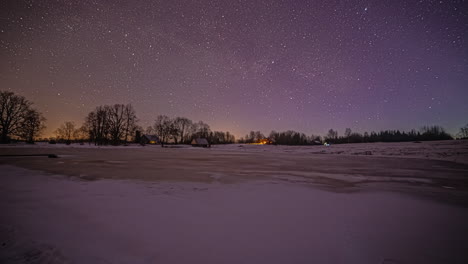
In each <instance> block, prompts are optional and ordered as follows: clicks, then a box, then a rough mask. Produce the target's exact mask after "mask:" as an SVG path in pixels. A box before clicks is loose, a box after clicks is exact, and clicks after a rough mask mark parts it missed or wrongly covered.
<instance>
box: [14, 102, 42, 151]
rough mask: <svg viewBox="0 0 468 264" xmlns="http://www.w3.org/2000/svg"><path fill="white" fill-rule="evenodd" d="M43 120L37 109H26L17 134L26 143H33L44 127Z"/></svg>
mask: <svg viewBox="0 0 468 264" xmlns="http://www.w3.org/2000/svg"><path fill="white" fill-rule="evenodd" d="M45 120H46V119H45V118H44V117H43V116H42V114H41V113H39V112H38V111H37V110H35V109H28V110H27V111H26V114H25V116H24V120H23V122H22V125H21V127H20V128H19V136H20V137H21V138H23V139H24V140H26V142H28V143H34V139H35V138H36V137H37V136H39V135H40V133H41V132H42V130H44V129H45V125H44V122H45Z"/></svg>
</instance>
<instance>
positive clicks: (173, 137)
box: [0, 91, 468, 145]
mask: <svg viewBox="0 0 468 264" xmlns="http://www.w3.org/2000/svg"><path fill="white" fill-rule="evenodd" d="M45 121H46V119H45V118H44V116H43V115H42V113H40V112H39V111H37V110H36V109H35V108H33V103H32V102H30V101H28V100H27V99H26V98H25V97H23V96H19V95H15V94H14V93H12V92H9V91H0V143H9V142H11V140H12V139H20V140H24V141H26V142H29V143H33V142H34V140H36V139H37V138H38V136H40V135H41V133H42V132H43V130H44V129H45ZM138 121H139V120H138V118H137V115H136V112H135V109H134V108H133V106H132V105H131V104H126V105H124V104H114V105H102V106H98V107H96V108H95V109H94V110H93V111H91V112H90V113H88V115H87V116H86V117H85V121H84V123H83V124H82V125H81V126H79V127H78V126H76V125H75V123H73V122H64V123H63V124H62V125H60V127H59V128H57V130H56V131H55V133H56V136H57V137H56V139H55V140H56V141H59V142H64V143H71V142H82V143H83V142H89V143H93V144H95V145H107V144H113V145H118V144H126V143H129V142H136V143H139V142H140V140H141V137H142V136H143V135H144V134H149V135H157V136H158V137H159V139H160V143H161V144H162V145H164V144H169V143H173V144H190V142H191V141H192V140H193V139H195V138H206V139H207V140H208V141H209V142H210V143H211V144H231V143H236V142H238V143H258V142H264V140H265V139H268V143H274V144H279V145H314V144H324V143H333V144H341V143H363V142H402V141H403V142H404V141H426V140H449V139H453V137H452V136H451V135H450V134H448V133H447V132H445V130H444V128H442V127H440V126H424V127H422V128H421V129H420V130H419V131H416V130H414V129H413V130H411V131H409V132H405V131H399V130H385V131H380V132H370V133H368V132H364V133H363V134H361V133H356V132H352V130H351V129H350V128H347V129H346V130H345V132H344V135H343V136H339V135H338V131H336V130H333V129H330V130H329V131H328V133H327V135H326V136H325V137H323V138H322V137H321V136H316V135H310V136H308V135H306V134H304V133H301V132H296V131H293V130H288V131H284V132H276V131H271V133H270V134H269V135H268V137H266V136H265V135H264V134H262V133H261V132H260V131H251V132H250V133H249V134H247V135H245V137H242V138H240V139H239V140H237V141H236V139H235V137H234V135H232V134H231V133H230V132H223V131H212V130H211V129H210V126H209V125H208V124H207V123H204V122H203V121H198V122H194V121H192V120H190V119H188V118H186V117H174V118H171V117H168V116H166V115H158V116H156V119H155V120H154V123H153V125H151V126H149V127H147V128H146V129H143V128H142V127H141V126H139V125H138ZM457 137H458V138H461V139H468V124H467V125H466V126H464V127H462V128H461V129H460V132H459V133H458V134H457Z"/></svg>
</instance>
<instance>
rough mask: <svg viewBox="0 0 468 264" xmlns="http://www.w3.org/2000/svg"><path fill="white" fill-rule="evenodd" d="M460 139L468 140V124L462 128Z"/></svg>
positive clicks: (459, 133) (459, 134)
mask: <svg viewBox="0 0 468 264" xmlns="http://www.w3.org/2000/svg"><path fill="white" fill-rule="evenodd" d="M458 138H460V139H468V124H466V125H465V126H464V127H462V128H460V132H458Z"/></svg>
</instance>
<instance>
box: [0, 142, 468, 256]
mask: <svg viewBox="0 0 468 264" xmlns="http://www.w3.org/2000/svg"><path fill="white" fill-rule="evenodd" d="M455 143H456V144H455ZM467 146H468V143H467V142H466V141H465V142H462V141H458V142H455V141H450V142H432V143H405V144H401V143H400V144H380V143H379V144H352V145H340V146H331V147H324V146H314V147H298V148H294V147H282V146H281V147H280V146H278V147H275V146H250V145H242V146H241V147H239V145H231V146H219V147H218V146H216V147H214V148H212V149H198V148H189V147H183V148H164V149H163V148H160V147H158V146H145V147H140V146H131V147H102V148H96V147H89V146H87V145H85V146H80V145H72V146H63V145H37V146H32V147H31V146H26V145H23V146H1V147H0V174H1V184H0V212H1V215H0V243H1V250H0V263H468V253H466V252H468V225H467V224H466V223H467V222H468V209H467V208H468V206H467V204H468V199H467V197H468V176H467V175H468V163H467V162H466V158H467V156H468V154H467V152H468V150H467ZM418 148H419V149H420V151H419V152H418V151H417V149H418ZM431 149H432V151H429V150H431ZM401 150H403V151H401ZM365 151H371V152H372V155H366V153H365ZM50 153H53V154H57V155H59V158H57V159H52V158H47V157H30V156H28V157H22V156H13V155H23V154H50ZM437 153H446V155H440V154H437ZM367 154H368V153H367Z"/></svg>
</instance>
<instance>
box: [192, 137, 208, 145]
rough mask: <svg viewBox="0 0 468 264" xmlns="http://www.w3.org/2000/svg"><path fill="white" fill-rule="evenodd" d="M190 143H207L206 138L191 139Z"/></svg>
mask: <svg viewBox="0 0 468 264" xmlns="http://www.w3.org/2000/svg"><path fill="white" fill-rule="evenodd" d="M192 145H209V143H208V140H207V139H206V138H195V139H193V140H192Z"/></svg>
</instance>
